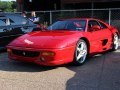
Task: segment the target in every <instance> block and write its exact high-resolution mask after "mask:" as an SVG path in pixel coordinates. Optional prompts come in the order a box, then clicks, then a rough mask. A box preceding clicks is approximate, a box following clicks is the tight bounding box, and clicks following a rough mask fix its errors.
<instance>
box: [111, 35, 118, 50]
mask: <svg viewBox="0 0 120 90" xmlns="http://www.w3.org/2000/svg"><path fill="white" fill-rule="evenodd" d="M118 47H119V38H118V35H117V33H115V34H114V36H113V43H112V51H116V50H117V49H118Z"/></svg>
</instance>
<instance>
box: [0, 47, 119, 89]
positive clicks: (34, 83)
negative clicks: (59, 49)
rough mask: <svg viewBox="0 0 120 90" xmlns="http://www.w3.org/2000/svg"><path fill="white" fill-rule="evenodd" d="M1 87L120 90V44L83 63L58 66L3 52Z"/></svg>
mask: <svg viewBox="0 0 120 90" xmlns="http://www.w3.org/2000/svg"><path fill="white" fill-rule="evenodd" d="M0 90H120V48H119V49H118V50H117V51H115V52H105V53H103V54H99V55H96V56H94V57H92V58H89V59H88V61H87V62H86V63H85V64H84V65H82V66H73V65H71V64H67V65H61V66H54V67H47V66H39V65H36V64H32V63H26V62H16V61H12V60H9V59H8V57H7V53H6V52H5V51H3V52H0Z"/></svg>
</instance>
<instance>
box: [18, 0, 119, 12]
mask: <svg viewBox="0 0 120 90" xmlns="http://www.w3.org/2000/svg"><path fill="white" fill-rule="evenodd" d="M16 1H17V11H32V10H34V11H47V10H65V9H98V8H99V9H101V8H120V0H16Z"/></svg>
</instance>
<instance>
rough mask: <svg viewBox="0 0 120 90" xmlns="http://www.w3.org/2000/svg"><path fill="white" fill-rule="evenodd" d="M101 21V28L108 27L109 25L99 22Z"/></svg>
mask: <svg viewBox="0 0 120 90" xmlns="http://www.w3.org/2000/svg"><path fill="white" fill-rule="evenodd" d="M99 23H100V26H101V29H104V28H107V26H106V25H105V24H103V23H101V22H99Z"/></svg>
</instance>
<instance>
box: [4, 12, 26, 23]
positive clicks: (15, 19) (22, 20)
mask: <svg viewBox="0 0 120 90" xmlns="http://www.w3.org/2000/svg"><path fill="white" fill-rule="evenodd" d="M6 17H8V18H10V19H11V20H12V21H13V22H11V25H19V24H26V23H27V19H26V18H24V17H22V16H20V15H12V14H11V15H7V16H6Z"/></svg>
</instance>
